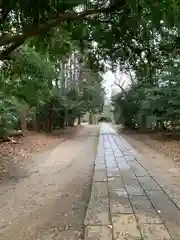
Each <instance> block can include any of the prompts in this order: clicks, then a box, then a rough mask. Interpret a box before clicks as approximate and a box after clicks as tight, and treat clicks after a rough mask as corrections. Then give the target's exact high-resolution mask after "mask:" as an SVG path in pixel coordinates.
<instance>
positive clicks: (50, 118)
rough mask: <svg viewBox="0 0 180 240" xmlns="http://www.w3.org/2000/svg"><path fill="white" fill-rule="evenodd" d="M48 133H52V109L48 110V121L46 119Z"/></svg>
mask: <svg viewBox="0 0 180 240" xmlns="http://www.w3.org/2000/svg"><path fill="white" fill-rule="evenodd" d="M48 132H49V133H50V132H52V108H51V107H50V110H49V119H48Z"/></svg>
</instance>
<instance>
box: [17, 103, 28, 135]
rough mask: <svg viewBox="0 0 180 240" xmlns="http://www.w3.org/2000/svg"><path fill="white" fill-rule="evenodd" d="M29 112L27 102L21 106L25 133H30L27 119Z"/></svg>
mask: <svg viewBox="0 0 180 240" xmlns="http://www.w3.org/2000/svg"><path fill="white" fill-rule="evenodd" d="M27 113H28V106H27V105H25V104H22V105H21V107H20V115H19V119H20V124H21V130H22V134H23V135H26V134H28V129H27V121H26V116H27Z"/></svg>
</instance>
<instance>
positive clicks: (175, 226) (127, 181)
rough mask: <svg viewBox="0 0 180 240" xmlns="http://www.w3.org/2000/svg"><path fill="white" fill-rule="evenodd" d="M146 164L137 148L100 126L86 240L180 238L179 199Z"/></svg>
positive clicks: (107, 127)
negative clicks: (139, 155) (137, 152)
mask: <svg viewBox="0 0 180 240" xmlns="http://www.w3.org/2000/svg"><path fill="white" fill-rule="evenodd" d="M145 161H146V162H147V160H145ZM143 166H144V165H142V163H141V160H140V159H138V158H137V154H136V152H135V150H134V149H133V148H132V147H131V146H130V145H129V144H128V143H127V142H126V141H125V140H124V139H123V138H122V137H119V136H118V135H117V133H116V132H115V131H114V130H113V129H112V128H111V126H110V125H108V124H102V125H101V127H100V137H99V145H98V152H97V156H96V160H95V172H94V180H93V185H92V193H91V198H90V202H89V207H88V210H87V214H86V219H85V226H86V229H85V240H139V239H141V240H146V239H148V240H170V239H171V240H180V208H179V207H178V206H180V201H179V200H177V199H176V198H173V196H174V195H172V196H171V195H170V194H168V192H167V191H166V190H165V189H164V188H163V187H162V186H163V185H162V184H161V183H160V182H158V181H157V180H155V178H154V176H153V174H152V171H148V169H146V168H144V167H143ZM175 200H176V201H175Z"/></svg>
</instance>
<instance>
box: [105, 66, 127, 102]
mask: <svg viewBox="0 0 180 240" xmlns="http://www.w3.org/2000/svg"><path fill="white" fill-rule="evenodd" d="M116 76H117V77H118V79H121V83H123V82H124V84H123V87H126V86H128V85H129V83H130V80H129V77H128V76H127V75H126V74H124V73H122V72H117V73H116ZM116 76H115V74H114V73H112V72H111V71H108V72H106V73H105V74H104V75H103V79H104V87H105V89H106V95H107V97H108V98H111V93H112V92H118V91H120V89H119V87H117V86H116V85H115V81H117V79H116Z"/></svg>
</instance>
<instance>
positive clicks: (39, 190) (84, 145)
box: [0, 126, 98, 240]
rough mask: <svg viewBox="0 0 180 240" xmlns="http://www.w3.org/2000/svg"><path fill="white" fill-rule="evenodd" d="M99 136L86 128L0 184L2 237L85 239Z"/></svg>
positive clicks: (8, 239) (1, 239)
mask: <svg viewBox="0 0 180 240" xmlns="http://www.w3.org/2000/svg"><path fill="white" fill-rule="evenodd" d="M97 134H98V127H95V126H91V127H90V126H86V127H84V129H83V130H82V131H81V132H80V133H79V134H78V135H77V136H76V137H74V138H73V139H70V140H67V141H65V142H63V143H62V144H61V145H59V146H58V147H56V148H55V149H53V150H49V151H46V152H44V153H41V154H37V155H36V156H35V157H36V158H38V164H37V161H34V162H36V164H35V165H34V166H32V167H31V169H28V170H26V171H23V172H21V174H19V173H18V174H17V177H16V179H13V180H12V181H11V182H9V183H8V184H7V183H6V184H4V185H1V186H0V209H1V211H0V240H11V239H13V240H21V239H23V240H26V239H28V240H35V239H38V240H46V239H47V240H50V239H56V240H61V239H63V240H64V239H68V240H71V239H74V240H76V239H77V240H79V239H82V238H83V220H84V215H85V210H86V206H87V201H88V196H89V190H90V185H91V180H92V174H93V164H94V154H95V147H96V144H97Z"/></svg>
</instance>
